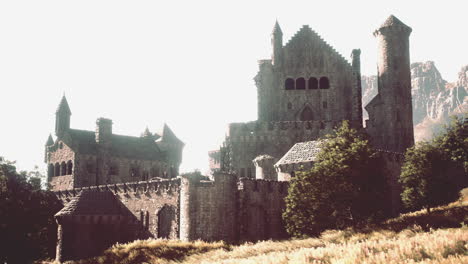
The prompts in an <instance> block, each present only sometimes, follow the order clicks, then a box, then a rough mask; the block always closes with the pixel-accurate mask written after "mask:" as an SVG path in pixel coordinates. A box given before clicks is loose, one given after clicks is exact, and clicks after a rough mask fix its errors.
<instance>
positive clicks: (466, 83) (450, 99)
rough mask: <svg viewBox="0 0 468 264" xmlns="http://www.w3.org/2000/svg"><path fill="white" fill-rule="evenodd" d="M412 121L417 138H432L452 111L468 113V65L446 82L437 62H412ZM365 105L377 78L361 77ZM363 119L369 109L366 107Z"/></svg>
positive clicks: (371, 94) (375, 87) (372, 95)
mask: <svg viewBox="0 0 468 264" xmlns="http://www.w3.org/2000/svg"><path fill="white" fill-rule="evenodd" d="M411 79H412V80H411V86H412V95H413V123H414V126H415V138H416V141H419V140H423V139H429V138H431V137H432V136H433V134H434V133H435V132H437V131H438V130H440V129H441V127H442V125H443V124H444V123H446V122H447V121H448V120H449V116H450V115H453V114H457V115H460V114H467V113H468V96H467V95H468V92H467V91H468V65H467V66H464V67H462V69H461V71H460V73H459V74H458V80H457V81H456V82H454V83H449V82H447V81H445V80H444V79H443V78H442V76H441V75H440V72H439V71H438V70H437V68H436V67H435V65H434V62H432V61H428V62H417V63H413V64H411ZM362 93H363V95H362V100H363V106H366V105H367V104H368V103H369V101H370V100H371V99H372V98H374V96H375V95H376V94H377V77H376V76H362ZM363 114H364V119H367V112H366V111H365V110H364V111H363Z"/></svg>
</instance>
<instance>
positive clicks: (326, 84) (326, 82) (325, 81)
mask: <svg viewBox="0 0 468 264" xmlns="http://www.w3.org/2000/svg"><path fill="white" fill-rule="evenodd" d="M328 88H330V81H329V80H328V78H327V77H322V78H320V89H328Z"/></svg>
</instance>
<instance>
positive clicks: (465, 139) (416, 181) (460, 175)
mask: <svg viewBox="0 0 468 264" xmlns="http://www.w3.org/2000/svg"><path fill="white" fill-rule="evenodd" d="M467 173H468V124H467V123H466V122H465V121H464V120H463V119H462V118H452V122H451V124H450V125H449V126H447V127H446V131H445V132H444V133H442V134H441V135H439V136H437V137H435V138H434V139H433V140H431V141H430V142H420V143H418V144H417V145H415V146H414V147H412V148H409V149H408V150H407V152H406V154H405V163H404V165H403V167H402V171H401V175H400V179H399V181H400V183H401V184H402V188H403V191H402V193H401V199H402V202H403V205H404V206H405V208H406V209H407V210H419V209H421V208H426V209H427V210H428V212H430V209H431V207H434V206H438V205H442V204H446V203H448V202H451V201H454V200H456V199H457V197H458V192H459V191H460V190H461V189H463V188H465V187H466V186H467V180H468V177H467Z"/></svg>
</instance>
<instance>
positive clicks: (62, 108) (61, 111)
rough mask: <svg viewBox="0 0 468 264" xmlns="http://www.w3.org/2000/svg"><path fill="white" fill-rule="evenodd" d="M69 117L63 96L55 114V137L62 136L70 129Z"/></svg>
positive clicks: (68, 109) (69, 113)
mask: <svg viewBox="0 0 468 264" xmlns="http://www.w3.org/2000/svg"><path fill="white" fill-rule="evenodd" d="M70 116H71V111H70V107H69V106H68V102H67V98H65V95H64V96H63V97H62V100H61V101H60V104H59V106H58V108H57V111H56V112H55V135H57V137H61V136H63V134H64V133H65V132H66V131H67V130H69V129H70Z"/></svg>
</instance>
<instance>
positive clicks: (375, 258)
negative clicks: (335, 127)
mask: <svg viewBox="0 0 468 264" xmlns="http://www.w3.org/2000/svg"><path fill="white" fill-rule="evenodd" d="M467 224H468V189H465V190H464V191H463V192H462V198H461V199H460V200H459V201H457V202H454V203H451V204H449V205H447V206H441V207H438V208H434V209H433V210H432V211H431V213H429V214H428V213H427V212H426V210H421V211H417V212H412V213H408V214H403V215H400V216H399V217H397V218H394V219H390V220H388V221H386V222H384V223H382V224H379V225H377V226H372V227H365V228H360V229H346V230H329V231H325V232H323V233H322V234H321V236H320V237H319V238H308V239H293V240H285V241H263V242H258V243H245V244H243V245H239V246H230V245H226V244H224V243H222V242H216V243H207V242H202V241H194V242H181V241H174V240H155V239H150V240H137V241H134V242H131V243H128V244H117V245H114V246H113V247H111V248H110V249H108V250H106V251H105V252H104V253H103V255H101V256H98V257H95V258H92V259H88V260H81V261H75V262H68V263H71V264H88V263H128V264H130V263H132V264H133V263H135V264H136V263H151V264H153V263H164V264H175V263H186V264H210V263H212V264H214V263H225V264H230V263H232V264H234V263H236V264H237V263H239V264H250V263H271V264H283V263H297V264H302V263H304V264H305V263H375V264H377V263H427V264H429V263H430V264H434V263H439V264H445V263H447V264H448V263H457V264H460V263H467V264H468V227H467Z"/></svg>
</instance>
